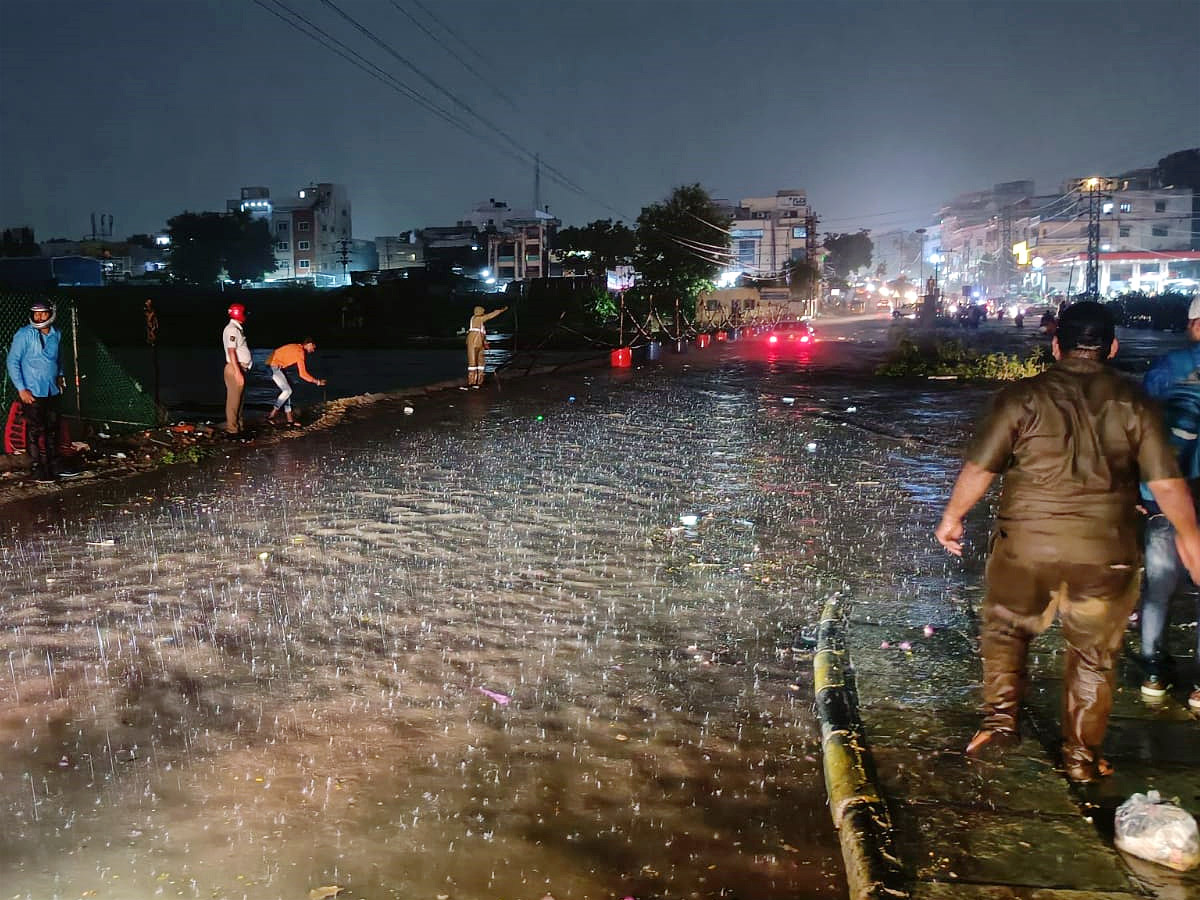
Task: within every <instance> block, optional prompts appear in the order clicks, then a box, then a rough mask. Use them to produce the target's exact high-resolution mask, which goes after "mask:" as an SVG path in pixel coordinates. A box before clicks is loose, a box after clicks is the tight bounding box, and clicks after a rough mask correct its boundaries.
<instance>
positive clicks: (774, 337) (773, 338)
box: [767, 334, 779, 344]
mask: <svg viewBox="0 0 1200 900" xmlns="http://www.w3.org/2000/svg"><path fill="white" fill-rule="evenodd" d="M767 342H768V343H771V344H778V343H779V335H777V334H773V335H771V336H770V337H769V338H767Z"/></svg>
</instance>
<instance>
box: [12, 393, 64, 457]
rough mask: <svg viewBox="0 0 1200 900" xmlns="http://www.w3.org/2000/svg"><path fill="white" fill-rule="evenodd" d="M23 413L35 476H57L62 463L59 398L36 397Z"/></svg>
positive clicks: (27, 446)
mask: <svg viewBox="0 0 1200 900" xmlns="http://www.w3.org/2000/svg"><path fill="white" fill-rule="evenodd" d="M21 411H22V412H23V413H24V414H25V449H26V451H27V452H28V453H29V460H30V462H32V463H33V474H34V475H46V476H49V475H54V474H56V473H57V472H58V470H59V468H60V466H59V463H60V461H61V458H60V456H59V447H58V430H59V415H58V397H34V398H33V402H32V403H29V404H26V405H25V406H24V407H22V410H21Z"/></svg>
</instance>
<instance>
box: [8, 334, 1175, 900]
mask: <svg viewBox="0 0 1200 900" xmlns="http://www.w3.org/2000/svg"><path fill="white" fill-rule="evenodd" d="M836 331H837V329H836V328H835V329H833V330H831V331H830V332H829V333H826V334H825V335H824V336H825V337H828V338H834V339H832V340H826V341H824V342H823V343H822V344H820V345H818V346H817V347H816V348H813V349H811V350H805V351H803V352H795V353H780V352H770V351H767V350H766V349H764V348H762V347H759V346H751V345H750V344H740V345H733V346H724V347H714V348H710V351H711V352H710V351H705V353H706V354H707V355H706V356H704V357H703V358H701V357H700V356H699V355H698V354H693V355H691V356H690V357H689V358H685V359H678V358H672V359H669V360H667V363H666V365H665V367H664V368H663V369H661V370H657V369H656V370H647V371H640V372H610V371H607V370H599V371H595V372H587V373H574V374H564V375H560V376H557V377H555V378H553V379H529V380H527V381H506V382H505V383H503V384H502V385H501V386H499V389H498V388H497V386H496V385H492V386H490V387H489V389H488V390H485V391H481V392H479V393H472V394H462V393H459V392H457V391H454V392H450V393H449V394H447V395H442V396H440V397H430V398H427V399H426V400H425V401H423V402H420V403H418V404H416V406H417V408H416V410H415V413H414V414H413V415H405V414H404V411H403V404H402V403H401V402H399V401H397V402H382V403H379V404H376V405H374V406H372V407H369V408H363V409H362V410H360V411H359V412H358V414H357V415H358V418H357V419H355V420H354V421H349V422H347V423H345V424H343V425H342V426H340V427H338V428H337V429H334V430H330V431H326V432H320V433H312V434H309V435H306V436H304V437H303V438H301V439H299V440H291V441H288V442H285V443H283V444H278V445H275V446H271V447H269V448H258V449H255V448H252V447H251V448H248V449H247V450H245V451H244V452H237V451H234V452H232V453H231V455H230V456H229V457H228V458H226V459H221V460H210V461H206V462H204V463H202V464H200V465H199V466H197V467H195V468H174V469H169V470H164V471H161V472H158V473H153V474H151V475H146V476H139V477H137V478H134V479H131V480H127V481H124V482H120V483H110V484H98V485H90V486H85V487H83V488H79V489H76V490H72V491H69V492H64V493H62V494H60V495H58V496H56V497H50V498H39V499H37V500H31V501H26V502H24V503H21V504H13V505H11V506H9V507H7V508H6V514H7V521H8V523H9V528H10V534H9V536H8V539H7V540H6V541H5V544H4V549H3V560H4V563H5V567H4V570H3V572H2V573H0V626H2V630H0V666H2V667H3V668H4V669H6V670H7V671H6V672H5V673H4V675H5V677H4V678H3V679H2V680H0V809H2V810H3V814H4V818H5V822H6V826H5V828H4V830H3V832H0V885H2V886H3V888H2V894H0V896H3V897H6V898H7V897H14V898H28V900H42V898H76V897H81V896H94V897H99V898H105V897H112V898H142V897H153V896H182V897H195V898H201V897H203V898H242V897H246V898H250V897H253V898H275V897H279V898H291V897H305V896H309V894H308V892H309V891H313V890H319V889H320V888H322V887H325V886H334V885H337V886H341V887H344V888H345V889H346V890H345V891H344V893H343V894H342V895H341V896H343V897H351V898H378V897H402V896H403V897H429V898H492V897H495V898H501V897H507V898H531V900H537V898H542V897H544V896H545V895H547V894H549V895H551V896H553V897H556V898H559V900H562V898H567V897H603V898H608V897H630V896H631V897H637V898H639V900H640V898H654V897H742V898H767V900H769V898H772V897H788V898H794V897H805V898H822V897H830V898H834V897H844V896H846V894H847V883H846V880H845V876H844V874H843V863H842V858H841V851H840V847H839V841H838V835H837V834H836V833H835V831H834V829H833V827H832V825H831V823H830V818H829V811H828V809H827V805H826V789H825V781H824V777H823V774H822V769H821V758H820V753H821V750H820V746H821V733H820V725H819V723H818V721H817V719H816V716H815V715H814V712H813V705H814V700H815V697H814V689H813V676H812V665H813V659H812V652H813V649H814V646H815V641H816V630H817V623H818V621H819V619H820V616H821V610H822V607H823V604H824V602H825V601H826V600H827V599H828V598H829V596H830V595H831V594H833V593H835V592H840V593H842V594H843V595H845V596H847V597H851V598H853V613H852V625H851V629H850V632H849V634H850V637H851V640H852V647H851V658H852V660H853V666H854V670H855V671H854V674H855V685H856V687H857V690H858V698H859V704H860V711H861V714H862V718H863V721H864V723H865V725H866V732H867V740H868V743H869V746H870V750H871V752H872V754H873V755H874V758H875V766H876V770H877V772H878V773H879V780H880V783H881V784H882V785H883V787H884V789H885V790H886V791H887V792H888V798H889V806H890V807H891V808H892V809H893V816H894V818H895V820H896V821H897V823H898V824H901V826H902V828H901V830H900V838H901V846H902V848H903V853H904V856H903V859H904V862H905V867H906V868H905V871H906V872H907V873H908V874H909V876H910V877H911V879H912V881H911V885H915V886H918V887H920V889H921V890H922V891H924V892H925V893H924V895H925V896H930V897H934V896H939V897H941V896H944V897H960V896H961V897H988V898H989V900H990V898H993V897H994V898H1000V897H1007V896H1022V894H1020V893H1012V892H1011V890H1010V892H1009V893H1002V892H1001V893H988V892H987V891H990V890H993V887H991V886H995V885H1028V884H1030V882H1032V881H1033V880H1034V879H1035V878H1043V877H1045V878H1047V879H1048V878H1050V877H1051V876H1053V875H1054V873H1056V872H1057V873H1062V872H1065V871H1067V870H1068V869H1072V868H1073V866H1072V865H1071V864H1070V860H1071V859H1072V858H1074V856H1075V855H1080V857H1081V859H1082V860H1083V861H1084V862H1083V864H1081V865H1080V866H1079V867H1078V868H1079V870H1080V871H1081V872H1084V873H1087V874H1088V875H1089V877H1091V878H1092V879H1093V880H1092V881H1090V882H1088V883H1087V885H1086V886H1084V887H1083V888H1082V889H1083V890H1085V891H1098V890H1110V889H1111V890H1115V891H1118V893H1117V894H1116V895H1115V896H1127V895H1129V893H1130V891H1131V890H1133V889H1134V888H1133V885H1134V882H1132V881H1130V880H1129V875H1130V872H1131V869H1130V868H1129V864H1128V863H1127V862H1125V861H1123V860H1122V859H1119V858H1118V857H1117V856H1116V854H1115V852H1114V851H1111V850H1110V849H1108V847H1109V844H1108V843H1107V841H1106V838H1105V837H1104V835H1103V833H1102V826H1103V823H1102V819H1103V817H1104V815H1105V814H1107V813H1106V811H1105V807H1104V805H1103V804H1104V803H1105V802H1106V801H1105V800H1104V798H1103V797H1101V798H1099V799H1098V800H1094V802H1097V803H1098V804H1100V805H1099V806H1098V807H1097V808H1095V809H1092V808H1090V807H1085V806H1083V805H1082V804H1083V802H1084V801H1085V800H1087V799H1088V798H1085V797H1082V796H1078V795H1074V794H1071V792H1070V790H1069V789H1068V788H1067V786H1066V783H1065V781H1063V780H1062V779H1061V776H1059V775H1058V774H1057V773H1055V771H1054V769H1053V766H1052V763H1050V762H1049V761H1048V760H1049V759H1050V757H1049V756H1048V751H1046V750H1044V749H1043V748H1042V746H1041V744H1039V743H1038V742H1037V741H1035V740H1033V739H1032V738H1031V740H1030V741H1027V742H1026V746H1023V747H1022V748H1021V750H1022V753H1021V754H1019V755H1018V756H1017V757H1015V758H1014V761H1013V762H1012V763H1010V765H1012V766H1014V768H1013V770H1012V771H1011V772H1010V771H1009V770H1007V769H1003V770H1001V769H998V770H996V771H995V772H993V771H986V772H982V773H980V772H975V771H974V770H972V771H967V769H966V768H965V763H961V758H958V760H959V761H957V762H956V757H955V753H956V752H957V751H958V750H959V749H960V748H961V746H962V745H963V744H964V743H965V740H966V739H967V738H968V737H969V735H970V732H971V731H972V730H973V728H974V718H973V716H974V704H975V702H976V696H975V690H976V684H975V682H976V680H977V678H978V673H977V669H976V664H975V658H974V654H973V648H972V640H973V627H974V626H973V619H972V613H971V609H972V605H973V603H974V602H976V601H977V600H978V596H979V590H980V588H979V585H980V579H981V575H980V572H979V570H978V565H977V564H975V565H967V566H966V567H964V566H963V565H962V564H960V563H958V562H956V561H955V562H952V561H950V560H948V559H947V558H946V557H945V556H944V555H943V554H942V551H941V550H940V548H937V547H936V545H935V544H933V542H932V539H931V537H930V535H931V532H932V528H933V524H934V522H935V521H936V518H937V515H938V514H939V513H940V506H941V503H942V501H943V499H944V497H945V494H946V492H947V490H948V488H949V485H950V482H951V479H952V478H953V474H954V470H955V467H956V459H955V453H956V448H957V446H958V442H959V441H960V440H961V438H962V436H963V435H964V434H965V429H966V428H967V427H968V423H969V422H970V419H971V417H972V415H973V414H974V412H975V410H976V409H977V408H978V406H979V404H981V403H982V402H983V399H984V398H985V397H986V394H987V392H986V391H984V390H980V389H978V388H971V387H965V386H958V385H946V384H944V383H939V384H934V385H922V384H915V385H914V384H911V383H908V384H894V383H887V382H880V381H877V380H874V379H871V378H869V377H864V375H863V374H862V372H863V363H864V361H869V359H871V358H874V357H875V356H877V355H878V354H879V353H880V352H881V349H882V346H883V345H882V337H883V333H884V332H885V331H886V323H880V324H877V325H872V326H866V327H863V328H858V327H856V326H854V327H847V328H845V329H843V331H842V332H841V336H843V337H851V338H857V339H859V340H861V343H851V342H849V341H846V342H838V341H837V340H836V339H835V338H836V335H835V333H834V332H836ZM979 525H980V523H976V527H977V528H978V527H979ZM935 551H936V552H935ZM973 555H974V556H976V557H978V548H974V550H973ZM925 624H932V625H934V626H935V628H936V630H935V632H934V636H933V637H932V638H929V639H926V638H924V636H923V632H922V628H923V626H924V625H925ZM914 632H915V633H914ZM906 639H907V640H911V641H912V644H913V649H912V650H911V651H906V650H899V649H896V650H892V649H889V650H887V651H883V650H880V649H879V648H880V645H881V643H882V642H883V641H884V640H887V641H889V642H892V641H897V640H906ZM1051 652H1052V651H1051V650H1050V649H1047V650H1046V651H1045V655H1044V657H1039V658H1040V659H1042V658H1044V660H1045V662H1046V665H1052V664H1053V660H1052V659H1051V656H1050V654H1051ZM1042 685H1043V687H1044V688H1045V693H1044V698H1045V704H1046V708H1045V711H1044V712H1035V715H1034V716H1033V722H1034V723H1035V724H1036V723H1040V722H1042V720H1046V725H1045V728H1047V729H1049V728H1051V727H1052V726H1051V724H1050V720H1053V718H1054V713H1053V710H1052V709H1051V707H1050V705H1051V704H1052V703H1053V694H1054V684H1053V682H1052V680H1050V679H1049V678H1047V679H1046V680H1045V681H1044V682H1042ZM1040 696H1043V695H1040ZM1130 696H1131V697H1132V699H1134V700H1136V699H1137V697H1136V689H1135V693H1134V694H1132V695H1130ZM1177 705H1178V704H1177V703H1176V707H1177ZM1130 706H1131V710H1130V716H1131V717H1130V719H1129V728H1128V730H1127V731H1126V735H1127V736H1126V737H1125V738H1123V739H1121V738H1118V737H1117V736H1119V734H1120V732H1119V730H1118V729H1117V728H1116V727H1114V736H1115V738H1117V739H1119V740H1121V741H1122V743H1121V744H1120V746H1127V747H1128V748H1129V751H1128V753H1127V754H1123V753H1121V752H1116V753H1114V762H1116V763H1117V764H1118V766H1120V767H1122V768H1123V769H1125V770H1127V771H1128V772H1129V773H1130V776H1131V777H1132V776H1134V775H1135V773H1136V772H1137V771H1138V770H1137V769H1136V767H1135V765H1132V764H1131V761H1134V762H1136V763H1137V765H1141V766H1142V767H1143V768H1142V771H1143V772H1146V773H1153V774H1154V776H1155V777H1156V778H1159V779H1160V781H1159V782H1158V783H1159V784H1160V785H1162V786H1164V787H1168V786H1170V785H1181V786H1185V785H1186V784H1187V783H1188V778H1189V773H1188V772H1187V766H1186V765H1185V763H1186V761H1187V760H1189V759H1191V760H1194V759H1195V758H1196V756H1195V755H1190V756H1189V755H1188V754H1193V753H1194V750H1193V749H1192V748H1194V746H1195V745H1194V744H1192V743H1189V741H1190V740H1191V739H1193V738H1194V736H1195V734H1196V732H1195V731H1194V730H1191V729H1194V727H1195V723H1194V722H1191V721H1188V720H1187V719H1186V717H1185V716H1180V715H1179V714H1178V712H1179V711H1178V709H1177V708H1176V709H1174V710H1172V708H1171V707H1168V708H1167V710H1166V711H1159V712H1156V713H1154V715H1153V716H1150V715H1147V714H1146V713H1145V711H1144V710H1143V709H1141V708H1140V707H1137V706H1136V705H1135V704H1130ZM1036 707H1037V704H1035V708H1036ZM1143 722H1148V723H1152V724H1153V725H1154V727H1155V728H1157V727H1158V725H1159V724H1160V723H1161V724H1166V725H1171V726H1172V727H1174V728H1175V729H1176V730H1175V731H1173V732H1171V733H1170V734H1168V735H1165V737H1164V738H1163V739H1162V740H1158V739H1157V738H1155V739H1147V738H1146V737H1145V735H1146V733H1147V732H1144V731H1142V730H1141V729H1142V723H1143ZM1038 727H1039V728H1041V727H1042V726H1041V725H1038ZM1045 733H1047V734H1052V733H1053V732H1052V731H1046V732H1045ZM1152 733H1153V734H1154V735H1158V734H1160V732H1158V731H1154V732H1152ZM1189 736H1190V737H1189ZM1168 748H1176V749H1175V750H1173V751H1171V752H1174V753H1175V754H1176V757H1177V759H1176V760H1175V761H1171V760H1169V759H1168V758H1167V757H1166V756H1164V755H1163V754H1164V753H1167V752H1168ZM1026 751H1027V752H1026ZM1026 758H1028V762H1027V763H1021V762H1019V761H1020V760H1024V759H1026ZM955 766H958V768H957V769H956V768H955ZM1172 766H1173V768H1172ZM960 771H961V776H960V775H959V774H958V773H959V772H960ZM1164 773H1169V775H1170V778H1168V777H1167V774H1164ZM1119 777H1121V778H1124V777H1126V776H1125V775H1124V774H1122V775H1121V776H1119ZM1171 779H1174V780H1171ZM1121 784H1122V787H1121V789H1122V790H1124V783H1123V782H1122V783H1121ZM1191 784H1192V790H1193V793H1192V795H1191V800H1185V802H1190V803H1192V804H1193V806H1192V809H1193V812H1194V811H1195V808H1194V804H1195V800H1196V797H1195V782H1194V781H1192V782H1191ZM939 785H940V786H941V787H939ZM1129 785H1130V786H1129V791H1128V792H1132V790H1133V789H1139V790H1141V789H1144V788H1145V787H1147V786H1150V785H1148V784H1134V783H1133V782H1132V781H1131V782H1130V783H1129ZM1176 790H1178V789H1176ZM1006 804H1007V805H1006ZM1087 815H1091V816H1092V819H1093V821H1092V822H1090V823H1089V822H1088V821H1087V819H1086V818H1085V816H1087ZM1109 819H1111V815H1110V814H1109ZM1097 825H1099V826H1100V828H1099V829H1098V828H1097ZM964 826H969V830H968V828H966V827H964ZM1039 826H1040V827H1039ZM1014 835H1016V844H1015V847H1014V844H1013V841H1012V840H1009V838H1011V837H1013V836H1014ZM1051 835H1054V837H1053V838H1051ZM1021 841H1025V842H1026V843H1028V844H1029V845H1030V846H1029V847H1024V846H1023V845H1022V844H1021ZM1059 845H1061V848H1062V849H1061V850H1060V849H1058V847H1059ZM1018 848H1019V849H1018ZM1089 854H1090V855H1089ZM951 872H953V873H954V874H953V875H951V874H950V873H951ZM1037 873H1042V874H1037ZM1118 876H1119V877H1118ZM1022 878H1023V879H1024V880H1022ZM1120 878H1125V879H1126V881H1124V882H1120V880H1119V879H1120ZM1119 884H1123V885H1124V886H1122V887H1111V888H1110V885H1119ZM1175 884H1176V885H1178V884H1179V882H1175ZM966 885H971V886H972V887H971V888H970V890H971V891H973V892H972V893H967V892H966V891H968V888H967V887H966ZM1055 885H1056V886H1060V887H1063V886H1066V885H1063V884H1061V883H1059V882H1055ZM985 886H988V887H986V889H985ZM1169 889H1170V888H1163V890H1169ZM997 890H1007V888H998V889H997ZM939 891H940V892H941V893H939ZM1121 891H1123V892H1124V893H1120V892H1121ZM1030 896H1032V895H1030ZM1039 896H1040V895H1039ZM1046 896H1047V897H1050V896H1054V895H1046ZM1061 896H1063V897H1066V896H1070V895H1069V894H1062V895H1061ZM1075 896H1076V898H1080V897H1083V896H1104V895H1103V894H1096V893H1093V894H1087V893H1085V894H1077V895H1075ZM1160 896H1164V897H1169V896H1173V895H1172V894H1170V893H1162V894H1160ZM1181 896H1182V895H1181Z"/></svg>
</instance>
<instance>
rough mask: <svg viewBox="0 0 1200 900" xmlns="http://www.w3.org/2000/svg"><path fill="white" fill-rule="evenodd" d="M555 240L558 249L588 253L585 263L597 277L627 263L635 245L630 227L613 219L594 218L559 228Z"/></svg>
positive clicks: (631, 260) (632, 254) (634, 237)
mask: <svg viewBox="0 0 1200 900" xmlns="http://www.w3.org/2000/svg"><path fill="white" fill-rule="evenodd" d="M554 243H555V244H556V245H557V247H556V249H558V250H566V251H574V252H576V253H587V254H590V256H588V257H587V262H586V264H585V267H586V269H587V271H588V274H589V275H593V276H595V277H597V278H603V277H604V273H605V272H607V271H608V270H609V269H615V268H616V267H617V266H627V265H629V264H630V263H631V262H633V256H634V251H635V250H636V249H637V237H636V235H635V234H634V232H633V230H632V229H631V228H629V227H628V226H627V225H625V223H624V222H620V221H617V222H613V220H612V219H597V220H596V221H595V222H589V223H588V224H587V225H585V226H583V227H582V228H575V227H571V228H561V229H559V231H558V234H557V235H556V236H555V239H554Z"/></svg>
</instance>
